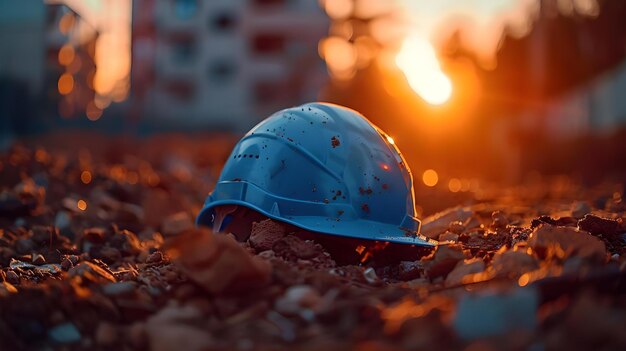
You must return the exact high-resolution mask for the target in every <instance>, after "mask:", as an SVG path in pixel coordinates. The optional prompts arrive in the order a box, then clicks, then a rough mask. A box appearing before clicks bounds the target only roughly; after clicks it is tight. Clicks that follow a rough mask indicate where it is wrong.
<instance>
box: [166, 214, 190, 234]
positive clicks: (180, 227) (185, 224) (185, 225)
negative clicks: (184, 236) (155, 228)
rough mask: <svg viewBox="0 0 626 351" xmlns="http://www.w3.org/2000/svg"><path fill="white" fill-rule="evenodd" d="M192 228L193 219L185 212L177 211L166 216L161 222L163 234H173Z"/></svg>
mask: <svg viewBox="0 0 626 351" xmlns="http://www.w3.org/2000/svg"><path fill="white" fill-rule="evenodd" d="M193 228H194V224H193V219H192V218H191V216H190V215H189V214H188V213H187V212H178V213H175V214H173V215H171V216H168V217H166V218H165V219H164V220H163V223H162V224H161V233H162V234H163V235H164V236H166V237H167V236H174V235H177V234H180V233H182V232H184V231H186V230H190V229H193Z"/></svg>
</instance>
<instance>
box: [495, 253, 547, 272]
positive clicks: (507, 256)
mask: <svg viewBox="0 0 626 351" xmlns="http://www.w3.org/2000/svg"><path fill="white" fill-rule="evenodd" d="M491 267H492V268H493V270H494V271H495V273H496V275H497V276H506V277H512V278H514V277H518V276H520V275H522V274H524V273H526V272H529V271H534V270H535V269H537V268H539V263H538V262H537V259H536V258H534V257H533V256H531V255H529V254H527V253H526V252H524V251H514V250H500V251H498V252H497V253H496V254H495V255H494V257H493V260H492V261H491Z"/></svg>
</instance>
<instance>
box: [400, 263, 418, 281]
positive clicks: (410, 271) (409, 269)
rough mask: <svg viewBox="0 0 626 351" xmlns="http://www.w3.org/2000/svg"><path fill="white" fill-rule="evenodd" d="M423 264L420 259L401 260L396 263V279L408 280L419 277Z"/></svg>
mask: <svg viewBox="0 0 626 351" xmlns="http://www.w3.org/2000/svg"><path fill="white" fill-rule="evenodd" d="M423 273H424V265H423V264H422V262H420V261H402V262H400V264H399V265H398V279H400V280H402V281H409V280H413V279H417V278H419V277H421V276H422V275H423Z"/></svg>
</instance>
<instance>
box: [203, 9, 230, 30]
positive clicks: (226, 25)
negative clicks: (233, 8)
mask: <svg viewBox="0 0 626 351" xmlns="http://www.w3.org/2000/svg"><path fill="white" fill-rule="evenodd" d="M236 26H237V16H235V14H234V13H232V12H226V11H224V12H219V13H217V14H216V15H214V16H212V17H211V18H210V19H209V27H210V28H211V29H213V30H215V31H220V32H227V31H231V30H233V29H234V28H235V27H236Z"/></svg>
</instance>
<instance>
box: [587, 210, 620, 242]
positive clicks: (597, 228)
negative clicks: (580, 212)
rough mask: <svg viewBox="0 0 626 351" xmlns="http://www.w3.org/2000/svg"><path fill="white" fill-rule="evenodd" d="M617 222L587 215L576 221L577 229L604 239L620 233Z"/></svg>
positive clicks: (618, 222)
mask: <svg viewBox="0 0 626 351" xmlns="http://www.w3.org/2000/svg"><path fill="white" fill-rule="evenodd" d="M620 224H621V223H620V221H619V220H615V219H608V218H602V217H598V216H595V215H592V214H587V215H585V217H584V218H583V219H581V220H580V221H578V228H579V229H581V230H586V231H588V232H589V233H591V234H593V235H603V236H605V237H608V238H610V237H614V236H616V235H618V234H619V233H620V231H621V225H620Z"/></svg>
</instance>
